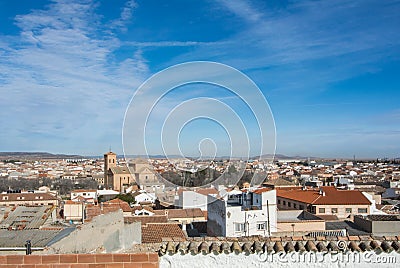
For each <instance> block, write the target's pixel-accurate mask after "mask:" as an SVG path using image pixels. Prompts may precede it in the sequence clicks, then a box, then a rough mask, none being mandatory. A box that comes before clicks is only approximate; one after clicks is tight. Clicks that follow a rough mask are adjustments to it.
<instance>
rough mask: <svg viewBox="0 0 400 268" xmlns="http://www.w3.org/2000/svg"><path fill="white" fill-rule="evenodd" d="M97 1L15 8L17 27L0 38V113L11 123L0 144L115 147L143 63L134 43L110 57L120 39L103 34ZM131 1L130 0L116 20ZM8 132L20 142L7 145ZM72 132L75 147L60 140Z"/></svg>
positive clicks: (123, 18)
mask: <svg viewBox="0 0 400 268" xmlns="http://www.w3.org/2000/svg"><path fill="white" fill-rule="evenodd" d="M95 7H96V3H94V2H92V1H75V2H71V1H62V0H59V1H54V2H53V3H51V4H50V5H48V6H47V8H45V9H41V10H32V11H31V12H30V13H28V14H24V15H18V16H16V18H15V23H16V25H17V26H18V27H19V28H20V35H19V36H6V38H1V39H2V40H3V41H2V44H1V48H0V51H1V53H0V57H1V61H0V72H1V73H2V76H1V77H0V85H1V88H2V98H1V99H0V105H1V107H2V108H3V109H2V112H0V113H1V114H0V115H1V118H2V119H1V123H2V125H7V126H9V127H8V128H7V129H5V130H4V131H2V133H1V134H0V135H1V139H0V140H1V142H0V147H2V149H3V150H7V149H13V150H36V149H41V150H48V151H54V148H57V149H56V150H62V151H64V152H74V151H75V152H77V153H79V152H90V150H92V149H93V148H96V147H98V146H99V145H100V146H101V144H107V145H105V146H108V145H109V144H108V143H109V142H110V141H113V147H114V148H116V149H117V150H118V149H119V148H120V144H118V143H117V144H115V141H117V142H118V139H115V137H119V136H120V133H121V127H122V119H123V114H124V110H125V107H126V105H127V104H128V102H129V99H130V98H131V95H132V93H133V91H134V89H135V88H136V87H137V86H138V85H139V84H140V83H141V81H142V80H143V79H144V78H145V77H147V75H148V67H147V63H146V61H145V59H144V58H143V57H142V55H141V51H140V50H137V51H136V53H134V54H133V55H132V56H131V57H129V58H125V59H123V60H122V61H121V60H117V59H116V58H115V57H114V52H115V51H116V50H118V48H119V46H120V43H121V42H120V40H118V39H117V38H115V37H114V36H113V35H104V30H107V29H105V28H104V27H105V26H101V24H100V23H99V22H98V19H99V16H97V14H96V13H94V12H95V10H96V8H95ZM133 8H134V4H133V2H132V1H129V2H128V3H127V5H126V6H125V7H124V9H123V11H122V13H121V18H120V20H118V26H120V27H122V26H123V25H124V23H127V22H128V21H129V19H130V17H129V16H130V15H129V14H128V13H129V10H128V9H133ZM4 40H5V41H4ZM10 114H12V115H13V117H12V118H10V117H9V116H7V115H10ZM99 128H101V129H102V131H101V132H99V131H97V130H98V129H99ZM9 137H13V139H14V141H13V144H14V145H15V144H20V148H15V147H10V148H8V146H9V145H8V144H10V143H9V142H7V139H8V138H9ZM77 137H80V139H81V140H80V141H76V145H75V146H72V147H73V148H71V143H64V142H63V141H66V140H69V139H75V140H76V139H77ZM110 137H112V138H110ZM45 141H46V142H45ZM44 144H46V145H45V146H44ZM63 144H64V145H63ZM40 146H42V147H41V148H39V147H40Z"/></svg>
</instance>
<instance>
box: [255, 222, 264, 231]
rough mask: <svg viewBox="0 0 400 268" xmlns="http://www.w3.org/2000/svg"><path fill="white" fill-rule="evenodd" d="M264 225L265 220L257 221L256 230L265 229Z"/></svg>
mask: <svg viewBox="0 0 400 268" xmlns="http://www.w3.org/2000/svg"><path fill="white" fill-rule="evenodd" d="M265 226H266V224H265V222H262V223H261V222H260V223H257V230H258V231H259V230H265V229H266V228H265Z"/></svg>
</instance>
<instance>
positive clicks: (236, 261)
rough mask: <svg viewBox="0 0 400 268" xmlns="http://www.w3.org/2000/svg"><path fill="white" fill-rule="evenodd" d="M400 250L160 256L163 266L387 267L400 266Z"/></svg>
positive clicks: (272, 267)
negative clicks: (383, 251)
mask: <svg viewBox="0 0 400 268" xmlns="http://www.w3.org/2000/svg"><path fill="white" fill-rule="evenodd" d="M399 263H400V254H398V253H396V252H391V253H381V254H379V255H377V254H376V253H375V252H374V251H366V252H362V253H359V252H346V253H334V254H331V253H327V252H316V253H314V252H306V253H299V252H291V253H277V254H264V253H260V254H249V255H248V254H246V253H239V254H235V253H230V254H218V255H215V254H213V253H210V254H197V255H192V254H184V255H182V254H174V255H164V256H162V257H160V267H171V268H186V267H192V268H195V267H213V268H217V267H223V268H226V267H240V268H245V267H249V268H252V267H271V268H274V267H277V268H278V267H279V268H282V267H307V268H314V267H335V268H339V267H342V268H343V267H352V268H353V267H362V268H369V267H371V268H381V267H382V268H383V267H385V268H386V267H387V268H390V267H393V268H394V267H398V265H399Z"/></svg>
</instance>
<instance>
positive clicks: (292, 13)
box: [175, 0, 400, 90]
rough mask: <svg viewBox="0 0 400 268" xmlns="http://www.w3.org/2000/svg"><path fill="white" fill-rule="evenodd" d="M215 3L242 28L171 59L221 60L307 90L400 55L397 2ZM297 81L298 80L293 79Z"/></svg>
mask: <svg viewBox="0 0 400 268" xmlns="http://www.w3.org/2000/svg"><path fill="white" fill-rule="evenodd" d="M218 3H220V4H221V6H222V7H224V8H225V10H226V11H227V12H230V13H233V14H235V15H236V17H237V19H238V20H240V21H244V22H246V23H245V24H244V25H243V28H242V29H241V30H240V32H238V33H237V34H235V35H233V36H231V37H229V38H226V39H223V40H221V41H227V42H229V43H226V44H225V43H219V44H216V45H215V46H213V47H211V48H209V47H199V48H197V50H195V51H190V53H187V54H185V55H180V56H178V57H177V58H176V59H175V60H176V61H182V60H183V59H196V58H209V59H212V60H220V61H222V62H225V63H228V64H230V65H232V66H235V67H237V68H239V69H241V70H248V71H252V72H254V73H255V75H258V73H259V74H260V75H262V76H263V80H266V79H268V82H269V85H270V86H272V87H275V88H279V90H282V89H299V85H302V88H307V90H311V89H313V88H314V89H321V88H322V87H325V86H326V85H328V84H329V83H333V82H337V81H342V80H345V79H348V78H351V77H354V76H358V75H360V74H365V73H371V72H377V71H379V70H380V63H382V62H385V60H393V57H396V55H399V53H394V51H399V46H400V32H399V31H398V27H400V18H399V16H398V15H397V14H398V12H399V9H400V7H399V5H396V3H397V1H387V2H384V3H383V2H381V1H373V0H370V1H351V2H349V1H344V0H334V1H301V2H299V3H289V4H287V6H286V7H285V9H282V10H279V11H276V10H273V11H271V10H270V9H264V10H263V9H262V8H257V9H256V8H252V5H254V6H256V4H255V2H254V1H253V2H251V3H250V2H248V1H223V0H222V1H218ZM260 6H262V5H260ZM322 11H323V12H322ZM380 14H381V15H380ZM233 55H234V56H233ZM398 58H399V57H398ZM398 58H397V59H398ZM321 64H324V65H323V66H321ZM321 67H323V68H321ZM258 70H262V71H258ZM265 70H267V71H265ZM283 78H286V79H283ZM283 80H284V81H287V83H282V81H283ZM296 80H297V81H301V83H293V84H292V82H293V81H296Z"/></svg>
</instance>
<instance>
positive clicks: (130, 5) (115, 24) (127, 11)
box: [110, 0, 138, 31]
mask: <svg viewBox="0 0 400 268" xmlns="http://www.w3.org/2000/svg"><path fill="white" fill-rule="evenodd" d="M137 6H138V5H137V3H136V2H135V1H134V0H128V1H127V2H126V3H125V6H124V7H123V8H122V11H121V14H120V17H119V18H118V19H116V20H114V21H112V22H111V23H110V26H111V28H112V29H120V30H122V31H126V29H127V28H126V25H127V23H129V22H130V21H131V19H132V17H133V12H134V10H135V9H136V8H137Z"/></svg>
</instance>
